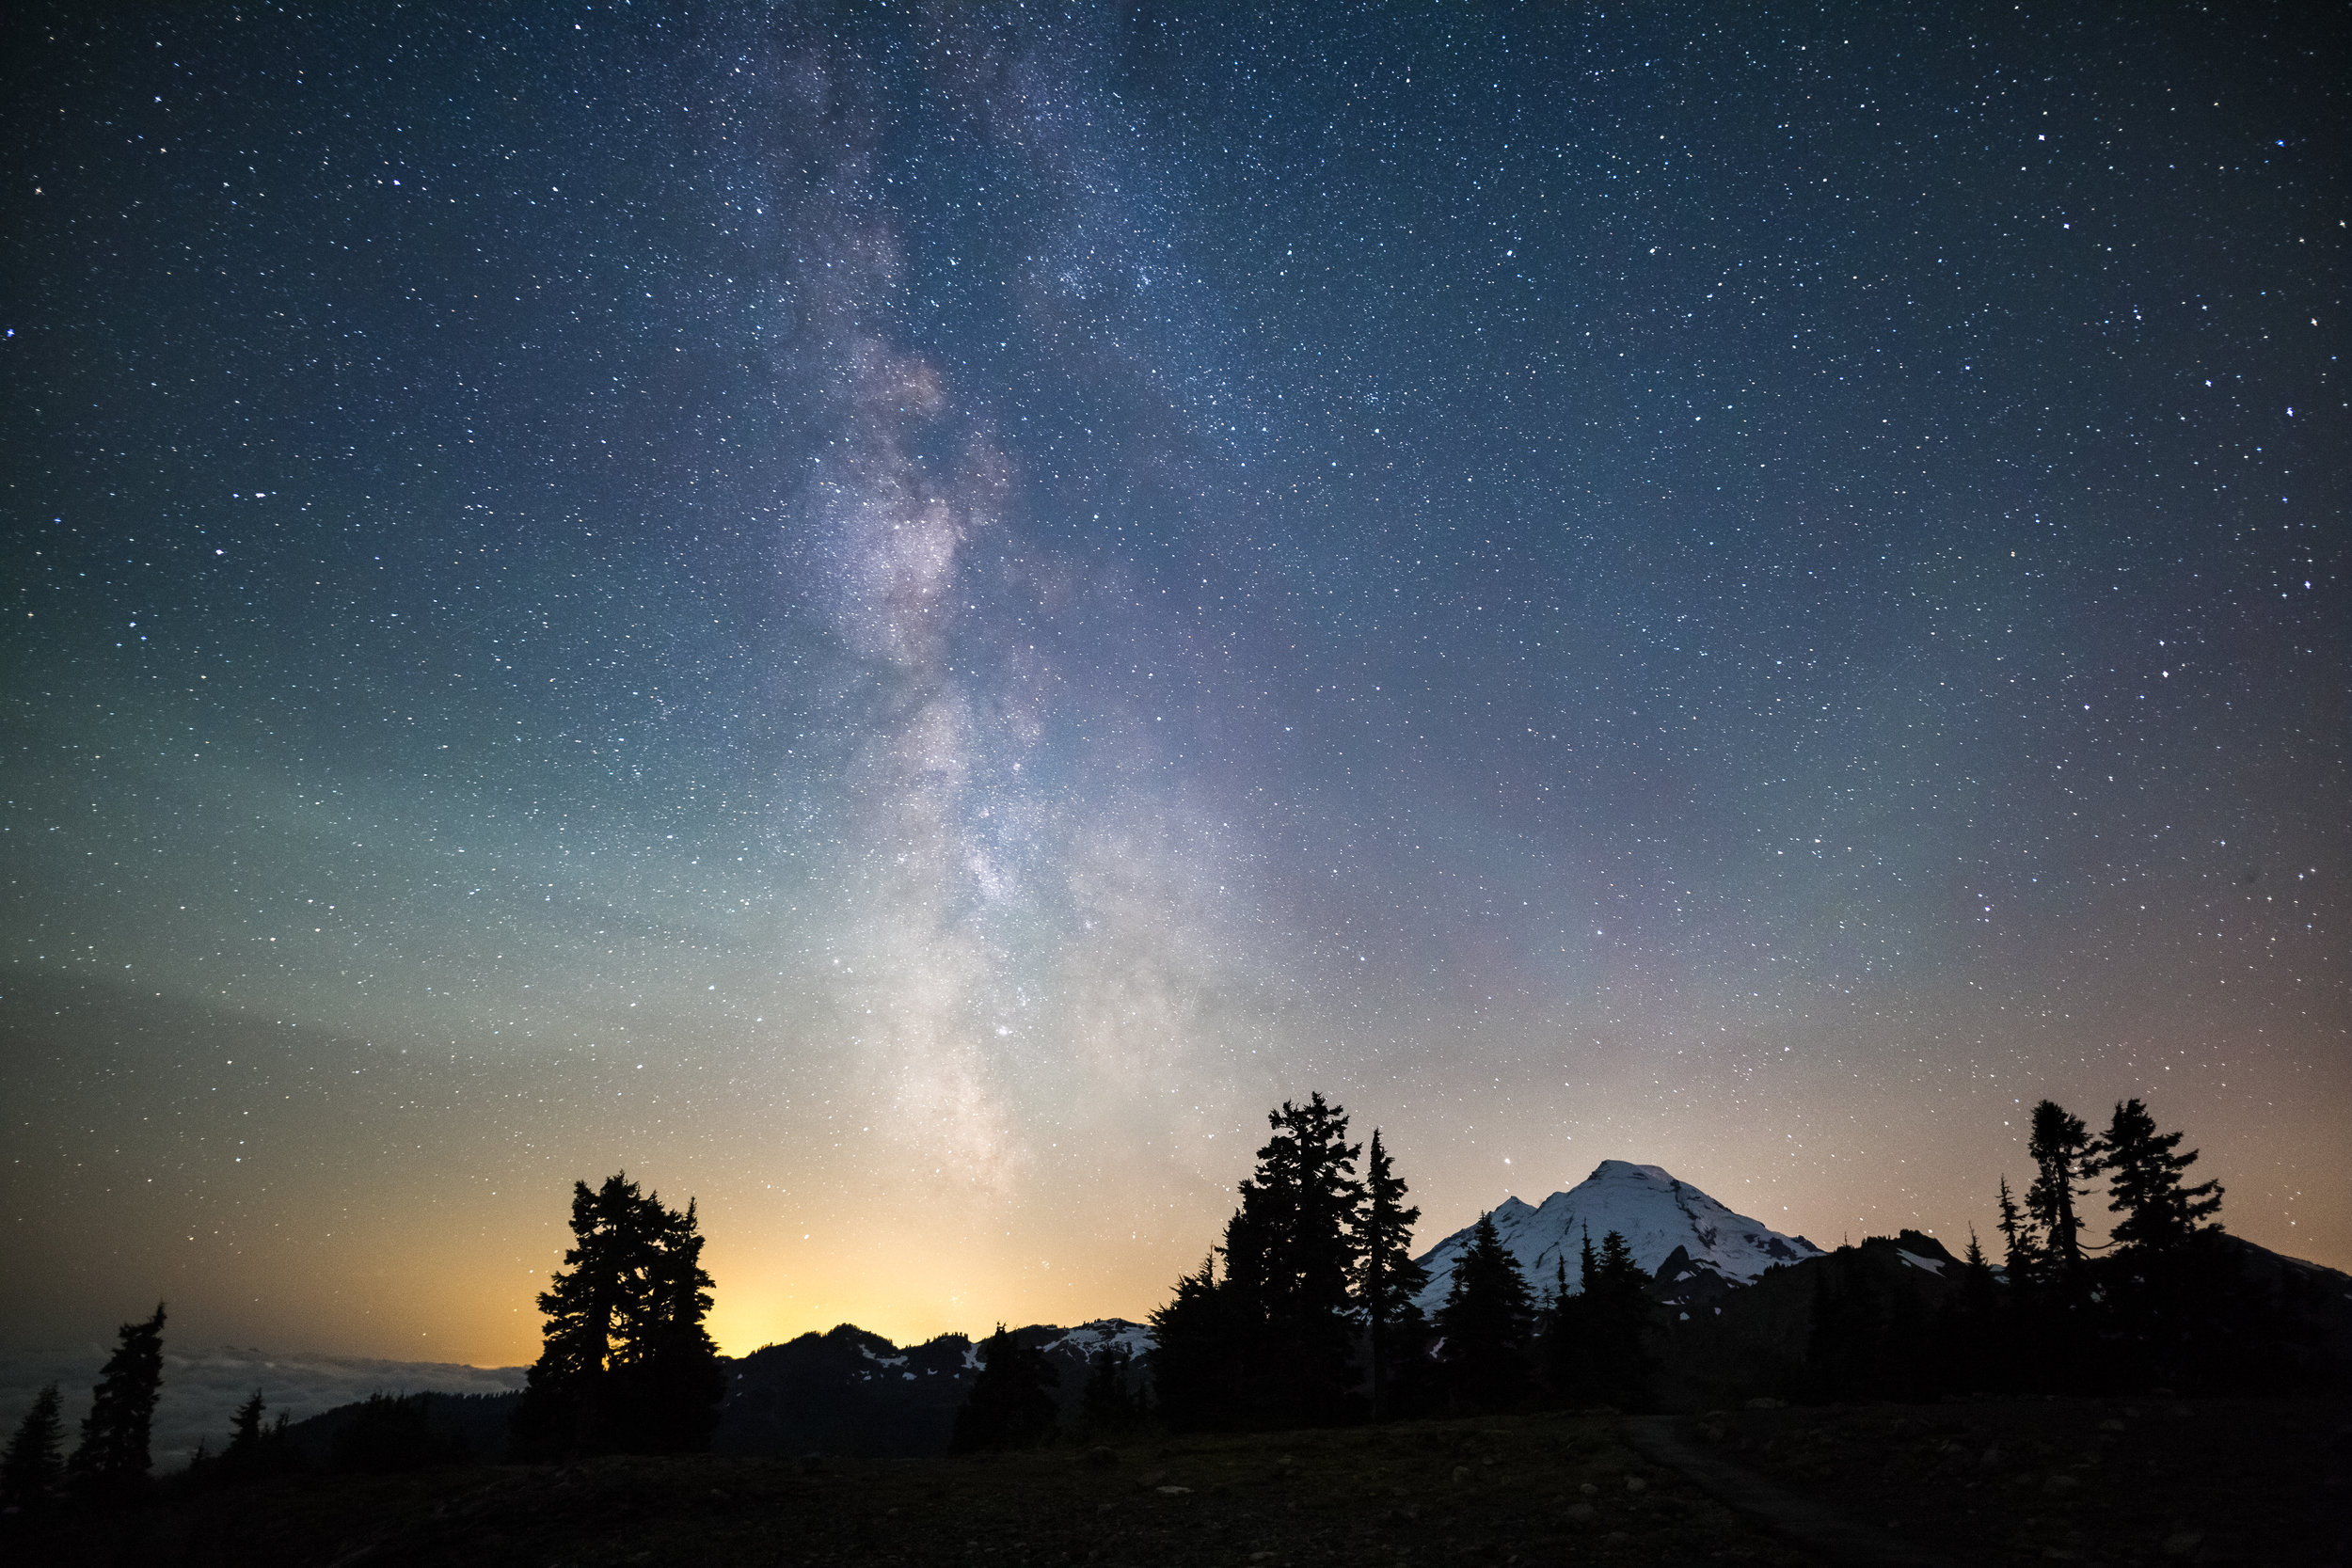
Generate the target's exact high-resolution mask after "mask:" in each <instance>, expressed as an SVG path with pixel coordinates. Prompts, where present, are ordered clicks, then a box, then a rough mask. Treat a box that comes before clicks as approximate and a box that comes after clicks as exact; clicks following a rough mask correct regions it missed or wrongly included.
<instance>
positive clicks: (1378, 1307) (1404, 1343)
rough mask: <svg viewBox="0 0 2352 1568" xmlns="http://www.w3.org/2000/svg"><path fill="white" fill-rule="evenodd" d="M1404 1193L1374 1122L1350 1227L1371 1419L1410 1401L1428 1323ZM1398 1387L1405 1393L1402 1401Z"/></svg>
mask: <svg viewBox="0 0 2352 1568" xmlns="http://www.w3.org/2000/svg"><path fill="white" fill-rule="evenodd" d="M1405 1194H1406V1185H1405V1179H1404V1178H1403V1177H1401V1176H1399V1175H1397V1174H1396V1169H1395V1166H1394V1164H1393V1163H1392V1162H1391V1159H1390V1157H1389V1151H1388V1150H1387V1149H1386V1148H1382V1147H1381V1143H1380V1130H1379V1129H1378V1128H1376V1127H1375V1128H1374V1129H1373V1131H1372V1152H1371V1153H1370V1155H1368V1156H1367V1157H1366V1160H1365V1164H1364V1201H1363V1205H1362V1207H1361V1208H1359V1210H1358V1211H1357V1214H1356V1227H1355V1251H1356V1305H1357V1307H1358V1309H1359V1311H1360V1312H1361V1313H1362V1314H1363V1322H1364V1327H1365V1330H1366V1334H1365V1344H1366V1347H1367V1352H1368V1354H1369V1359H1370V1362H1371V1366H1370V1376H1369V1379H1368V1383H1369V1386H1370V1389H1371V1395H1372V1418H1373V1419H1374V1420H1375V1421H1376V1420H1379V1419H1381V1418H1383V1417H1385V1416H1389V1415H1391V1414H1394V1413H1396V1408H1397V1406H1398V1405H1399V1403H1400V1401H1399V1399H1398V1397H1397V1396H1398V1394H1399V1392H1400V1391H1403V1392H1405V1393H1406V1398H1405V1399H1404V1400H1403V1401H1402V1403H1404V1404H1405V1405H1406V1406H1407V1407H1409V1406H1410V1404H1411V1399H1410V1392H1411V1388H1412V1386H1413V1385H1414V1383H1415V1382H1416V1373H1417V1372H1418V1370H1419V1368H1420V1364H1421V1362H1422V1359H1423V1357H1424V1356H1425V1354H1426V1353H1427V1348H1428V1339H1429V1323H1428V1320H1427V1318H1426V1317H1425V1316H1424V1315H1423V1314H1422V1309H1421V1307H1420V1305H1419V1304H1418V1303H1416V1302H1415V1301H1414V1299H1413V1298H1414V1297H1415V1296H1418V1295H1420V1294H1421V1292H1422V1291H1423V1290H1425V1289H1427V1288H1428V1285H1429V1271H1428V1270H1427V1269H1424V1268H1422V1266H1421V1265H1420V1264H1419V1263H1416V1262H1415V1261H1413V1252H1412V1242H1413V1227H1414V1226H1415V1225H1416V1224H1417V1223H1419V1222H1420V1219H1421V1210H1420V1209H1418V1208H1413V1207H1407V1206H1406V1202H1405Z"/></svg>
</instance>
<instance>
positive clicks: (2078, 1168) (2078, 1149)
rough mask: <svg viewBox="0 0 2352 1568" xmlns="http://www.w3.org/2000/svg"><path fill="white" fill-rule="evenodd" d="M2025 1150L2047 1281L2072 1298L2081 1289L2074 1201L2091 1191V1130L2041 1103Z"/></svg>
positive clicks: (2029, 1205) (2030, 1204)
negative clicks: (2031, 1165)
mask: <svg viewBox="0 0 2352 1568" xmlns="http://www.w3.org/2000/svg"><path fill="white" fill-rule="evenodd" d="M2026 1153H2027V1154H2029V1155H2030V1156H2031V1157H2032V1159H2033V1163H2034V1180H2033V1185H2032V1186H2031V1187H2028V1188H2027V1189H2026V1213H2027V1214H2029V1215H2031V1216H2032V1218H2033V1222H2034V1226H2035V1228H2036V1229H2037V1230H2038V1231H2039V1232H2040V1234H2041V1239H2042V1246H2043V1247H2044V1248H2045V1249H2046V1260H2047V1265H2048V1272H2049V1274H2050V1276H2051V1282H2052V1283H2053V1284H2055V1285H2057V1286H2058V1287H2059V1288H2060V1289H2061V1290H2062V1291H2064V1292H2065V1293H2066V1294H2067V1295H2069V1296H2070V1297H2071V1296H2073V1295H2074V1294H2076V1293H2078V1292H2079V1291H2080V1288H2081V1278H2082V1267H2083V1242H2082V1220H2081V1218H2080V1216H2079V1215H2077V1214H2076V1212H2075V1210H2074V1200H2075V1199H2076V1198H2078V1197H2080V1196H2083V1195H2084V1194H2085V1193H2087V1192H2089V1191H2090V1185H2089V1182H2088V1180H2087V1175H2088V1173H2087V1171H2086V1170H2085V1165H2086V1163H2087V1159H2088V1156H2089V1154H2090V1130H2089V1129H2088V1128H2086V1127H2085V1126H2084V1125H2083V1118H2082V1117H2077V1116H2071V1115H2069V1114H2068V1113H2067V1111H2066V1109H2065V1107H2063V1106H2061V1105H2059V1104H2058V1102H2057V1101H2052V1100H2045V1101H2042V1102H2041V1103H2040V1104H2037V1105H2036V1106H2035V1107H2034V1108H2033V1132H2032V1136H2031V1140H2030V1141H2029V1142H2028V1143H2027V1145H2026Z"/></svg>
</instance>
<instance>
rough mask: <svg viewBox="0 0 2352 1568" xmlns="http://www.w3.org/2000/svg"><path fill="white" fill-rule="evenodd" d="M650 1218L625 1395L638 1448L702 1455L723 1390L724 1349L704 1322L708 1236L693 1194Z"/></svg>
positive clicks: (625, 1361)
mask: <svg viewBox="0 0 2352 1568" xmlns="http://www.w3.org/2000/svg"><path fill="white" fill-rule="evenodd" d="M654 1207H655V1208H656V1209H657V1210H659V1209H660V1205H659V1204H658V1203H657V1204H655V1205H654ZM653 1224H654V1231H655V1245H654V1248H653V1256H652V1259H651V1261H650V1263H649V1264H648V1265H647V1268H646V1272H645V1299H644V1309H643V1311H642V1312H641V1314H640V1315H639V1317H638V1319H637V1324H636V1332H635V1334H634V1335H633V1336H632V1338H631V1340H630V1342H629V1344H628V1346H627V1347H625V1349H624V1351H623V1353H622V1354H621V1355H620V1356H619V1357H618V1382H619V1383H620V1386H621V1397H622V1399H623V1402H624V1403H625V1405H626V1407H627V1410H628V1424H629V1425H630V1427H631V1428H632V1429H633V1430H634V1432H635V1433H636V1441H635V1443H634V1444H633V1447H635V1448H636V1449H639V1450H640V1451H643V1452H647V1453H699V1452H701V1451H703V1450H704V1449H707V1448H709V1447H710V1434H711V1433H712V1432H713V1431H715V1430H716V1429H717V1427H718V1424H719V1404H720V1402H721V1401H722V1400H723V1398H724V1397H725V1395H726V1372H725V1371H724V1370H723V1369H722V1368H721V1367H720V1365H719V1347H718V1345H717V1343H716V1342H715V1341H713V1340H712V1338H710V1332H709V1330H708V1329H707V1328H706V1327H704V1325H703V1320H704V1319H705V1318H707V1317H708V1316H709V1313H710V1308H711V1306H712V1304H713V1298H712V1296H711V1293H710V1286H711V1279H710V1275H707V1273H705V1272H704V1271H703V1266H702V1257H703V1241H704V1238H703V1235H702V1231H701V1227H700V1224H699V1222H698V1220H697V1217H696V1214H695V1208H694V1202H693V1200H692V1199H691V1198H689V1199H688V1200H687V1203H686V1211H685V1212H683V1213H679V1212H675V1211H668V1210H662V1211H660V1213H659V1214H658V1215H657V1216H656V1218H655V1219H654V1222H653Z"/></svg>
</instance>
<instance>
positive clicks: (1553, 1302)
mask: <svg viewBox="0 0 2352 1568" xmlns="http://www.w3.org/2000/svg"><path fill="white" fill-rule="evenodd" d="M1592 1250H1593V1238H1592V1236H1591V1234H1590V1232H1587V1233H1586V1235H1585V1237H1584V1252H1585V1255H1586V1256H1587V1257H1590V1256H1591V1255H1592ZM1583 1307H1584V1300H1583V1298H1582V1297H1581V1296H1579V1295H1577V1294H1574V1293H1573V1292H1571V1291H1569V1290H1568V1260H1567V1259H1565V1257H1563V1258H1559V1259H1554V1260H1553V1262H1552V1265H1551V1283H1550V1284H1549V1286H1547V1287H1545V1289H1544V1304H1543V1307H1542V1310H1541V1311H1540V1312H1539V1313H1538V1314H1537V1323H1536V1329H1537V1334H1536V1339H1535V1349H1536V1359H1537V1360H1538V1362H1539V1363H1540V1364H1541V1366H1542V1370H1543V1385H1544V1392H1545V1394H1546V1396H1547V1397H1548V1398H1549V1400H1550V1401H1551V1402H1553V1403H1554V1404H1578V1403H1581V1402H1584V1401H1585V1397H1586V1388H1585V1384H1586V1381H1587V1380H1586V1378H1585V1375H1584V1345H1583V1334H1582V1332H1581V1323H1582V1322H1583Z"/></svg>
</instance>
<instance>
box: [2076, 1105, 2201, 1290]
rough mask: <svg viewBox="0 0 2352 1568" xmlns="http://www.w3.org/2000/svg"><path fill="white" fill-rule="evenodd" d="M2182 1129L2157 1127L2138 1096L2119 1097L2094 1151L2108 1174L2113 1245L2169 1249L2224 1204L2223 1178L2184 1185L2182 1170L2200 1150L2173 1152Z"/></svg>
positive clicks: (2097, 1166) (2096, 1165)
mask: <svg viewBox="0 0 2352 1568" xmlns="http://www.w3.org/2000/svg"><path fill="white" fill-rule="evenodd" d="M2181 1137H2182V1134H2181V1133H2179V1132H2162V1133H2160V1132H2157V1131H2156V1120H2155V1117H2152V1116H2150V1115H2149V1114H2148V1108H2147V1107H2146V1106H2145V1105H2142V1104H2141V1103H2140V1102H2139V1101H2137V1100H2127V1101H2120V1102H2118V1104H2117V1105H2116V1107H2115V1116H2114V1118H2113V1119H2112V1120H2110V1121H2109V1122H2108V1124H2107V1130H2106V1133H2105V1134H2104V1135H2103V1136H2101V1138H2100V1139H2099V1141H2098V1144H2097V1146H2096V1148H2094V1150H2093V1152H2092V1159H2091V1165H2092V1168H2093V1170H2094V1171H2095V1172H2096V1173H2098V1174H2102V1175H2105V1176H2106V1179H2107V1208H2108V1210H2109V1212H2113V1213H2118V1214H2121V1215H2122V1216H2123V1217H2122V1219H2120V1220H2118V1221H2116V1222H2115V1227H2114V1229H2113V1231H2112V1233H2111V1240H2112V1242H2113V1244H2114V1245H2115V1246H2116V1247H2118V1248H2119V1249H2122V1250H2123V1251H2126V1252H2142V1253H2159V1252H2169V1251H2170V1250H2171V1249H2173V1248H2175V1247H2178V1246H2180V1245H2181V1244H2182V1243H2185V1242H2186V1241H2187V1240H2188V1239H2189V1238H2190V1237H2191V1236H2192V1235H2194V1234H2196V1232H2197V1231H2198V1229H2199V1228H2200V1227H2201V1226H2202V1225H2203V1224H2204V1223H2205V1222H2207V1221H2209V1220H2211V1219H2212V1218H2213V1216H2214V1215H2215V1214H2216V1213H2217V1212H2220V1209H2221V1183H2220V1182H2218V1181H2201V1182H2199V1183H2197V1184H2196V1185H2194V1186H2189V1185H2185V1183H2184V1182H2183V1180H2182V1176H2183V1173H2184V1172H2185V1171H2186V1170H2187V1169H2188V1167H2189V1166H2191V1165H2193V1164H2196V1163H2197V1150H2195V1149H2193V1148H2192V1149H2190V1150H2189V1151H2188V1152H2187V1153H2186V1154H2175V1153H2174V1152H2173V1150H2174V1149H2175V1148H2179V1147H2180V1143H2181Z"/></svg>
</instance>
